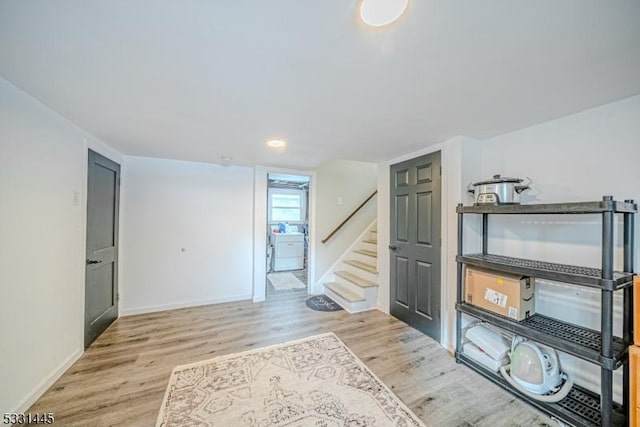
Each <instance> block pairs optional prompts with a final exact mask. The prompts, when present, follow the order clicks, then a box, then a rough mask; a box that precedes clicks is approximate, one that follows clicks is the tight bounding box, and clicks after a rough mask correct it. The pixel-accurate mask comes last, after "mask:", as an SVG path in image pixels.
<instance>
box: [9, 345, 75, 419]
mask: <svg viewBox="0 0 640 427" xmlns="http://www.w3.org/2000/svg"><path fill="white" fill-rule="evenodd" d="M82 353H84V350H82V349H78V350H76V351H75V352H74V353H73V354H72V355H71V356H69V357H67V359H65V361H64V362H62V364H60V366H58V368H57V369H56V370H55V371H53V372H52V373H51V375H49V377H47V378H45V379H44V380H42V382H40V384H38V385H37V386H36V388H35V389H33V391H32V392H31V393H29V395H28V396H27V397H25V398H24V399H23V400H22V402H20V404H19V405H18V408H17V409H16V410H15V411H14V413H18V414H21V413H24V412H27V410H28V409H29V408H30V407H31V405H33V404H34V403H35V402H36V400H38V399H39V398H40V396H42V395H43V394H44V392H45V391H47V390H48V389H49V387H51V386H52V385H53V383H55V382H56V381H58V379H59V378H60V377H61V376H62V374H64V373H65V372H67V370H68V369H69V368H70V367H71V365H73V364H74V363H76V361H77V360H78V359H80V356H82Z"/></svg>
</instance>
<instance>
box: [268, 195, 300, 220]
mask: <svg viewBox="0 0 640 427" xmlns="http://www.w3.org/2000/svg"><path fill="white" fill-rule="evenodd" d="M304 219H305V212H304V193H303V192H302V191H298V190H282V189H275V188H273V189H270V190H269V221H270V222H294V223H295V222H298V223H302V222H304Z"/></svg>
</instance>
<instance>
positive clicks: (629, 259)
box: [622, 200, 634, 413]
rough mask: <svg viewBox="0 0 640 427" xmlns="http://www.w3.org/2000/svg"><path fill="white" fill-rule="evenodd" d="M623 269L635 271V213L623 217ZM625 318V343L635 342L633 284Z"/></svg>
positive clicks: (625, 393) (625, 395)
mask: <svg viewBox="0 0 640 427" xmlns="http://www.w3.org/2000/svg"><path fill="white" fill-rule="evenodd" d="M625 203H631V204H633V200H625ZM623 218H624V219H623V224H624V225H623V227H624V228H623V230H624V231H623V240H624V246H623V249H624V251H623V254H624V255H623V257H624V260H623V270H624V271H625V272H627V273H633V270H634V266H633V254H634V247H633V235H634V223H633V219H634V214H633V213H629V212H626V213H625V214H624V217H623ZM623 306H624V308H623V313H624V315H623V318H622V339H623V340H624V342H625V344H627V345H632V344H633V286H628V287H626V288H625V289H624V291H623ZM622 369H623V375H622V378H623V381H622V383H623V384H622V407H623V409H624V411H625V413H626V412H627V411H628V410H629V359H628V358H627V360H626V361H625V362H624V365H622Z"/></svg>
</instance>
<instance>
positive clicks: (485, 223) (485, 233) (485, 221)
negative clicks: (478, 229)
mask: <svg viewBox="0 0 640 427" xmlns="http://www.w3.org/2000/svg"><path fill="white" fill-rule="evenodd" d="M488 253H489V214H487V213H483V214H482V255H486V254H488Z"/></svg>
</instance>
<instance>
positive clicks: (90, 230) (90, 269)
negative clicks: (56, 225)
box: [84, 150, 120, 348]
mask: <svg viewBox="0 0 640 427" xmlns="http://www.w3.org/2000/svg"><path fill="white" fill-rule="evenodd" d="M119 190H120V165H118V164H117V163H115V162H113V161H111V160H109V159H107V158H106V157H103V156H101V155H99V154H98V153H95V152H93V151H91V150H89V166H88V180H87V254H86V255H87V258H86V279H85V328H84V345H85V348H86V347H88V346H89V345H90V344H91V343H92V342H93V341H94V340H95V339H96V338H97V337H98V336H99V335H100V334H101V333H102V332H103V331H104V330H105V329H106V328H107V327H108V326H109V325H110V324H111V323H112V322H113V321H114V320H115V319H117V318H118V207H119V200H120V198H119V193H120V191H119Z"/></svg>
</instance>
